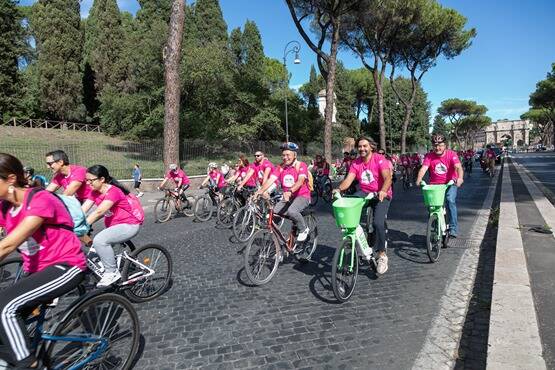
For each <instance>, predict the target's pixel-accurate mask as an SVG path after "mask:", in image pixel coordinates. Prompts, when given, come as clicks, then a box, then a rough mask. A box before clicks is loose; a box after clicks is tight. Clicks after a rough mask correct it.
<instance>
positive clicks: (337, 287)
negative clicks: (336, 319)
mask: <svg viewBox="0 0 555 370" xmlns="http://www.w3.org/2000/svg"><path fill="white" fill-rule="evenodd" d="M336 194H337V199H336V200H335V201H334V202H333V204H332V207H333V213H334V216H335V222H336V224H337V226H338V227H339V228H341V232H342V234H343V237H342V238H343V243H342V244H341V246H340V247H339V248H337V249H336V250H335V253H334V255H333V260H332V265H331V286H332V289H333V294H334V296H335V298H336V299H337V300H338V301H339V302H341V303H343V302H346V301H348V300H349V299H350V298H351V296H352V295H353V292H354V290H355V286H356V282H357V277H358V268H359V264H362V263H363V262H362V260H364V261H367V262H368V264H369V265H370V268H371V269H372V270H373V271H374V273H375V272H376V271H377V268H378V262H377V260H376V256H375V255H374V251H373V248H372V246H371V245H369V243H368V238H367V236H366V235H365V233H364V230H363V228H362V226H361V225H360V217H361V215H362V210H363V208H364V206H365V205H366V204H368V203H369V202H370V201H371V200H372V199H374V198H375V197H376V196H377V193H369V194H368V195H367V196H366V197H365V198H359V197H341V195H340V194H339V193H336ZM371 215H372V212H368V213H367V217H368V218H367V223H368V227H371V225H372V223H371V217H372V216H371ZM370 239H372V238H371V237H370ZM359 256H360V258H359Z"/></svg>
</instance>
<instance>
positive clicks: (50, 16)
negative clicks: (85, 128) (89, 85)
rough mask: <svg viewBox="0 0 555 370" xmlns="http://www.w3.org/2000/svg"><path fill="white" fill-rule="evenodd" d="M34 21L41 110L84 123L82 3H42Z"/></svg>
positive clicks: (57, 0) (74, 0) (66, 0)
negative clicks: (80, 11) (81, 64)
mask: <svg viewBox="0 0 555 370" xmlns="http://www.w3.org/2000/svg"><path fill="white" fill-rule="evenodd" d="M32 18H33V21H32V23H33V29H34V32H35V40H36V45H37V51H38V59H37V68H38V76H39V87H40V101H41V108H42V110H43V111H44V113H45V114H46V115H47V116H48V117H49V118H55V119H61V120H72V119H73V120H79V119H82V118H83V116H84V107H83V105H82V103H81V102H82V99H83V94H82V91H83V88H82V73H81V70H80V63H81V57H82V44H83V42H82V33H81V30H80V22H81V16H80V13H79V0H39V1H38V2H37V3H36V4H35V9H34V12H33V17H32Z"/></svg>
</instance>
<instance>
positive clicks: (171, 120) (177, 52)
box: [163, 0, 185, 166]
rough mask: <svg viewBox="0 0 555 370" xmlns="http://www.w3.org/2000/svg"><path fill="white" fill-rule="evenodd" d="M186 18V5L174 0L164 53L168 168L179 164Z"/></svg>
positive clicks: (179, 0)
mask: <svg viewBox="0 0 555 370" xmlns="http://www.w3.org/2000/svg"><path fill="white" fill-rule="evenodd" d="M184 18H185V3H184V2H183V0H174V2H173V5H172V11H171V17H170V25H169V34H168V42H167V43H166V47H165V48H164V52H163V56H164V68H165V77H166V78H165V81H166V94H165V100H166V102H165V109H164V113H165V115H164V117H165V119H164V164H165V165H166V166H168V165H169V164H170V163H178V162H179V102H180V99H181V83H180V81H179V61H180V60H181V42H182V40H183V20H184Z"/></svg>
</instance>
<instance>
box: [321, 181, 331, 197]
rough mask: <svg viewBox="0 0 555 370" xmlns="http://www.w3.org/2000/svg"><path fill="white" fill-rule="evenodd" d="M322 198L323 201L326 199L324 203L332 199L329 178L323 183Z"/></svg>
mask: <svg viewBox="0 0 555 370" xmlns="http://www.w3.org/2000/svg"><path fill="white" fill-rule="evenodd" d="M322 198H323V199H324V201H326V203H331V201H332V198H333V196H332V187H331V180H329V179H328V180H327V181H326V182H325V183H324V189H323V190H322Z"/></svg>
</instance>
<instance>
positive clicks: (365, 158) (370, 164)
mask: <svg viewBox="0 0 555 370" xmlns="http://www.w3.org/2000/svg"><path fill="white" fill-rule="evenodd" d="M356 147H357V148H358V153H359V157H358V158H357V159H356V160H355V161H354V162H353V163H351V168H350V169H349V174H348V175H347V177H346V178H345V180H343V181H342V182H341V184H339V188H338V189H337V190H336V191H341V192H344V191H346V190H347V189H349V187H350V186H351V184H352V183H353V181H355V180H357V181H358V183H359V187H360V189H359V190H358V191H357V192H356V193H355V194H354V196H357V197H361V198H364V197H366V196H367V195H368V194H369V193H374V192H376V193H378V196H377V197H376V198H374V199H372V201H371V202H370V203H369V205H368V207H369V208H368V210H367V212H372V216H373V217H372V226H373V228H374V231H375V234H376V245H375V248H376V251H377V259H376V261H377V263H378V266H377V272H378V274H380V275H381V274H384V273H385V272H386V271H387V269H388V259H387V254H386V230H385V220H386V219H387V211H388V210H389V204H390V203H391V198H392V197H393V192H392V188H391V184H392V166H391V162H390V161H388V160H387V159H386V158H385V157H384V156H383V155H381V154H379V153H378V152H377V145H376V142H375V141H374V140H372V139H371V138H368V137H360V138H359V139H358V140H357V142H356ZM366 227H367V228H368V229H369V227H370V225H366ZM368 229H367V232H368Z"/></svg>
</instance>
